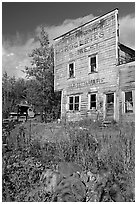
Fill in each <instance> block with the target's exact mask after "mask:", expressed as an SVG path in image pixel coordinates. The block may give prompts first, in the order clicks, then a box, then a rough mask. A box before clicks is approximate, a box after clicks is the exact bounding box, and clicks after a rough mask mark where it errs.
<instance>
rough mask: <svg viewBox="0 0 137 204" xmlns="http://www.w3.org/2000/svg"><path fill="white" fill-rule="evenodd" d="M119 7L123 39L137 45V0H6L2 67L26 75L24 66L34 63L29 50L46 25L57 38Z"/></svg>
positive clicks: (50, 34)
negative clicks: (60, 0) (74, 0)
mask: <svg viewBox="0 0 137 204" xmlns="http://www.w3.org/2000/svg"><path fill="white" fill-rule="evenodd" d="M115 8H118V9H119V21H120V41H121V42H122V43H124V44H125V45H127V46H129V47H131V48H133V49H134V48H135V3H134V2H121V3H120V2H39V3H38V2H2V70H3V71H7V73H8V74H9V75H10V76H13V75H15V76H16V77H24V75H23V73H22V71H21V70H23V69H24V67H25V66H27V65H28V66H29V65H30V60H31V59H30V58H29V57H28V54H29V53H31V51H32V49H34V48H36V47H38V42H37V40H36V36H37V35H38V33H39V30H40V26H41V25H44V26H45V28H46V31H47V32H48V34H49V39H50V41H51V42H52V40H53V38H55V37H58V36H59V35H61V34H63V33H65V32H67V31H69V30H71V29H73V28H75V27H77V26H79V25H81V24H83V23H85V22H86V21H89V20H91V19H93V18H95V17H97V16H100V15H103V14H105V13H107V12H109V11H111V10H113V9H115Z"/></svg>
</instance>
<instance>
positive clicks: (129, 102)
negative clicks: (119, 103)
mask: <svg viewBox="0 0 137 204" xmlns="http://www.w3.org/2000/svg"><path fill="white" fill-rule="evenodd" d="M125 113H133V97H132V91H128V92H125Z"/></svg>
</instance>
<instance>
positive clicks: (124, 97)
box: [123, 90, 134, 114]
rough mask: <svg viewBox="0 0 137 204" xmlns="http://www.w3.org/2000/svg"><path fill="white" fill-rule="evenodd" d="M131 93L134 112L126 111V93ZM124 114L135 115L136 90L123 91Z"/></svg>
mask: <svg viewBox="0 0 137 204" xmlns="http://www.w3.org/2000/svg"><path fill="white" fill-rule="evenodd" d="M128 92H131V94H132V101H131V102H132V104H133V106H132V111H126V103H127V102H126V93H128ZM123 113H124V114H133V113H134V90H127V91H123Z"/></svg>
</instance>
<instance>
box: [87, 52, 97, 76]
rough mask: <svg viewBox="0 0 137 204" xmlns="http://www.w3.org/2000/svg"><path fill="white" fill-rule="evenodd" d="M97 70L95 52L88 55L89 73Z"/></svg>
mask: <svg viewBox="0 0 137 204" xmlns="http://www.w3.org/2000/svg"><path fill="white" fill-rule="evenodd" d="M97 71H98V56H97V54H95V55H92V56H89V73H94V72H97Z"/></svg>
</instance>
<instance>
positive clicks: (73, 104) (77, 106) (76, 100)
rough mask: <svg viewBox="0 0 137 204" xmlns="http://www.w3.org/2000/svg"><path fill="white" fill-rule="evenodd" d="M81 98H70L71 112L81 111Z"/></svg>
mask: <svg viewBox="0 0 137 204" xmlns="http://www.w3.org/2000/svg"><path fill="white" fill-rule="evenodd" d="M79 98H80V97H79V96H69V110H73V111H79V109H80V101H79Z"/></svg>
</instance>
